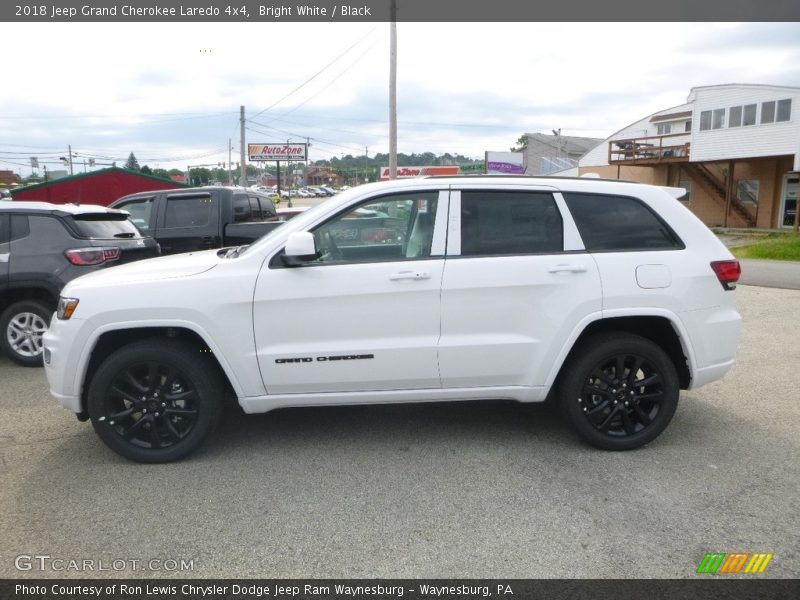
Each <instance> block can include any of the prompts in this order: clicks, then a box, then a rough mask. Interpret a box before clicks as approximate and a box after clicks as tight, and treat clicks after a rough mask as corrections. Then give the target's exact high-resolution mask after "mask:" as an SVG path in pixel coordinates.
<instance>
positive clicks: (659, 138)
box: [608, 133, 690, 165]
mask: <svg viewBox="0 0 800 600" xmlns="http://www.w3.org/2000/svg"><path fill="white" fill-rule="evenodd" d="M689 138H690V136H689V134H688V133H672V134H669V135H654V136H646V137H640V138H631V139H624V140H612V141H610V142H609V143H608V163H609V164H629V165H634V164H641V165H652V164H657V163H664V162H688V160H689Z"/></svg>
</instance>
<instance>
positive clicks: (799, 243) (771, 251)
mask: <svg viewBox="0 0 800 600" xmlns="http://www.w3.org/2000/svg"><path fill="white" fill-rule="evenodd" d="M753 242H754V243H752V244H748V245H746V246H737V247H735V248H731V252H732V253H733V255H734V256H735V257H736V258H767V259H770V260H797V261H800V236H798V235H795V234H793V233H770V234H767V235H764V236H759V237H758V238H757V239H755V238H754V240H753Z"/></svg>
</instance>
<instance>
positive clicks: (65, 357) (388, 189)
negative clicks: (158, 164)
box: [44, 177, 741, 462]
mask: <svg viewBox="0 0 800 600" xmlns="http://www.w3.org/2000/svg"><path fill="white" fill-rule="evenodd" d="M683 193H684V190H682V189H677V188H659V187H653V186H648V185H641V184H634V183H625V182H620V181H605V180H598V179H577V178H576V179H569V178H519V177H474V178H473V177H469V178H467V177H464V178H459V177H452V178H430V179H414V180H396V181H391V182H382V183H374V184H366V185H363V186H358V187H357V188H354V189H353V190H351V191H350V192H347V193H343V194H340V195H338V196H337V197H336V198H333V199H331V200H329V201H327V202H324V203H321V204H320V205H318V206H316V207H314V208H312V209H310V210H307V211H305V212H304V213H303V214H302V215H298V216H297V217H295V218H293V219H292V220H290V221H289V222H287V223H285V224H284V225H283V226H281V227H280V228H279V229H276V230H275V231H274V232H273V233H272V234H271V235H268V236H265V237H263V238H261V239H260V240H259V241H258V242H256V243H254V244H252V245H250V246H249V247H247V248H244V249H232V250H225V251H216V252H215V251H209V252H198V253H194V254H192V255H184V256H173V257H165V258H160V259H156V260H154V261H148V263H147V264H138V265H137V264H134V265H127V266H123V267H120V268H118V269H112V270H109V271H106V272H100V273H94V274H92V275H89V276H86V277H82V278H80V279H77V280H75V281H73V282H71V283H70V284H68V285H67V287H66V288H65V289H64V291H63V292H62V297H61V300H60V304H59V311H58V318H57V319H54V321H53V324H52V325H51V327H50V330H49V331H48V332H47V333H46V334H45V337H44V345H45V365H46V371H47V378H48V380H49V383H50V390H51V393H52V394H53V395H54V396H55V397H56V398H58V399H59V400H60V402H61V404H62V405H63V406H65V407H66V408H68V409H69V410H71V411H73V412H74V413H76V414H77V415H78V418H79V419H82V420H86V419H90V420H91V422H92V425H93V427H94V429H95V431H96V432H97V434H98V435H99V436H100V438H101V439H102V440H103V441H104V442H105V443H106V444H107V445H108V446H109V447H110V448H112V449H113V450H114V451H116V452H118V453H119V454H121V455H122V456H125V457H127V458H129V459H132V460H137V461H142V462H164V461H170V460H175V459H178V458H181V457H183V456H186V455H187V454H188V453H190V452H191V451H192V450H194V449H195V448H197V446H199V445H200V444H201V442H202V441H203V440H204V439H205V438H206V436H207V435H208V433H209V432H210V431H211V430H212V429H213V427H214V425H215V423H216V422H217V421H218V419H219V415H220V409H221V405H222V402H223V398H224V396H225V395H226V391H227V392H228V393H230V394H231V395H233V396H235V397H236V398H238V401H239V404H240V405H241V407H242V408H243V409H244V411H245V412H246V413H260V412H266V411H270V410H273V409H275V408H280V407H285V406H319V405H337V404H367V403H376V402H377V403H386V402H421V401H426V402H427V401H452V400H470V399H481V398H484V399H493V398H494V399H509V400H516V401H519V402H541V401H544V400H545V399H546V398H548V397H552V398H553V399H554V400H555V401H556V402H557V403H558V405H559V406H560V407H561V410H562V412H563V414H564V415H565V416H566V418H567V420H568V422H569V423H570V424H571V425H572V426H573V428H574V429H575V431H576V432H577V433H578V435H579V436H580V437H581V438H583V439H584V440H586V441H587V442H588V443H590V444H593V445H594V446H597V447H599V448H604V449H610V450H627V449H632V448H637V447H639V446H642V445H643V444H646V443H648V442H651V441H653V440H654V439H655V438H656V437H657V436H658V435H659V434H660V433H661V432H662V431H663V430H664V428H665V427H667V424H668V423H669V422H670V420H671V419H672V416H673V414H674V412H675V410H676V408H677V406H678V397H679V394H680V390H681V389H693V388H697V387H700V386H702V385H705V384H707V383H709V382H711V381H714V380H717V379H719V378H721V377H722V376H723V375H724V374H725V373H726V372H727V371H728V370H729V369H730V368H731V367H732V366H733V364H734V355H735V352H736V346H737V342H738V339H739V335H740V328H741V317H740V316H739V314H738V312H737V311H736V307H735V298H734V291H733V290H734V288H735V287H736V282H737V280H738V278H739V273H740V269H739V263H738V261H737V260H735V259H734V258H733V256H732V255H731V254H730V252H729V251H728V250H727V249H726V248H725V246H724V245H723V244H722V243H721V242H720V241H719V240H718V239H717V238H716V236H715V235H714V234H713V233H711V231H709V229H708V228H707V227H706V226H705V225H703V223H702V222H701V221H699V220H698V219H697V218H696V217H695V216H694V215H693V214H692V213H691V212H690V211H689V210H688V209H686V208H685V207H684V206H683V205H682V204H681V203H680V202H678V201H677V200H676V197H677V195H682V194H683Z"/></svg>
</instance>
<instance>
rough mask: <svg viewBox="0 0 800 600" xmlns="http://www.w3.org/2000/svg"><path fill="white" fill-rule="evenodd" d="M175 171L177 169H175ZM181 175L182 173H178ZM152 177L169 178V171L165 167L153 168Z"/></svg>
mask: <svg viewBox="0 0 800 600" xmlns="http://www.w3.org/2000/svg"><path fill="white" fill-rule="evenodd" d="M175 170H176V171H177V169H175ZM178 174H179V175H183V173H178ZM153 177H161V179H169V171H167V170H166V169H153Z"/></svg>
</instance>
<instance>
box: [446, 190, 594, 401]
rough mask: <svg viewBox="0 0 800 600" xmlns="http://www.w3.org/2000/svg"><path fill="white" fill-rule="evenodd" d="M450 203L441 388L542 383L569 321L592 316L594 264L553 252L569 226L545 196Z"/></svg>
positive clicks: (482, 195)
mask: <svg viewBox="0 0 800 600" xmlns="http://www.w3.org/2000/svg"><path fill="white" fill-rule="evenodd" d="M452 196H453V197H451V203H450V236H449V238H448V258H447V262H446V265H445V270H444V276H443V279H442V336H441V341H440V345H439V367H440V371H441V377H442V387H444V388H456V387H477V386H537V385H544V383H545V380H546V378H547V375H548V373H549V370H550V368H551V367H552V362H553V360H554V358H555V356H556V355H557V354H558V352H559V351H560V350H561V348H562V346H563V344H564V343H565V342H566V340H567V338H568V337H569V336H570V334H571V333H572V331H573V328H574V327H575V324H576V323H578V322H579V321H580V320H581V319H582V318H584V317H585V316H586V315H588V314H591V313H595V312H599V311H600V309H601V300H600V298H601V294H600V278H599V275H598V272H597V267H596V265H595V262H594V260H593V259H592V257H591V256H590V255H588V254H586V253H585V252H581V251H572V252H565V251H564V250H563V248H564V241H563V240H564V239H572V238H574V237H575V236H574V235H572V234H573V232H572V231H571V228H572V227H574V224H573V223H572V221H571V219H563V218H562V216H561V215H562V212H561V211H562V209H561V208H560V204H561V203H560V202H559V203H556V202H555V199H554V198H553V196H552V194H550V193H545V192H537V193H531V192H520V191H514V192H513V193H511V194H509V193H507V192H505V191H499V190H485V191H480V192H474V191H473V192H469V191H467V190H464V191H462V192H461V193H460V194H459V193H457V192H455V193H453V194H452ZM476 213H479V214H476ZM565 228H566V229H567V232H566V233H568V235H564V233H565V231H564V230H565Z"/></svg>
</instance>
